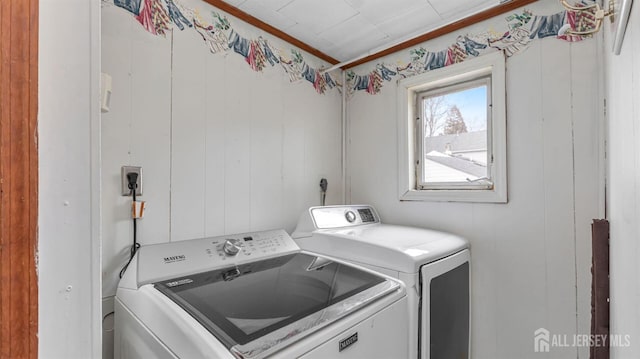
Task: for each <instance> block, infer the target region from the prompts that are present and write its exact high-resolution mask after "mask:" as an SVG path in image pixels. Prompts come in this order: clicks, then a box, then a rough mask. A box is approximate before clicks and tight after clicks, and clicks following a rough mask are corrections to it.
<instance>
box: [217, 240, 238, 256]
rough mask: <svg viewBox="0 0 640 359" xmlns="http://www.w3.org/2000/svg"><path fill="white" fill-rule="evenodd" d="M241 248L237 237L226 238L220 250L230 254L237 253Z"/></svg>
mask: <svg viewBox="0 0 640 359" xmlns="http://www.w3.org/2000/svg"><path fill="white" fill-rule="evenodd" d="M241 248H242V247H241V246H240V241H239V240H237V239H227V240H226V241H225V242H224V245H223V246H222V250H223V251H224V252H225V253H226V254H228V255H230V256H235V255H237V254H238V252H240V249H241Z"/></svg>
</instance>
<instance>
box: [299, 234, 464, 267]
mask: <svg viewBox="0 0 640 359" xmlns="http://www.w3.org/2000/svg"><path fill="white" fill-rule="evenodd" d="M295 240H296V242H297V243H298V245H299V246H300V248H302V249H305V250H309V251H313V252H316V253H321V254H325V255H329V256H333V257H336V258H340V259H344V260H348V261H355V262H358V263H363V264H368V265H374V266H377V267H382V268H387V269H390V270H394V271H399V272H405V273H416V272H418V271H419V269H420V266H422V265H424V264H427V263H430V262H433V261H436V260H439V259H441V258H444V257H446V256H449V255H451V254H454V253H456V252H459V251H461V250H463V249H465V248H468V246H469V245H468V242H467V241H466V240H465V239H463V238H461V237H458V236H456V235H453V234H450V233H445V232H439V231H435V230H430V229H423V228H415V227H406V226H396V225H390V224H381V223H377V224H368V225H359V226H354V227H346V228H335V229H318V230H315V231H313V232H312V233H311V236H309V237H300V238H297V239H295Z"/></svg>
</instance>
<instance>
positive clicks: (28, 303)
mask: <svg viewBox="0 0 640 359" xmlns="http://www.w3.org/2000/svg"><path fill="white" fill-rule="evenodd" d="M37 76H38V1H37V0H12V1H2V2H0V358H37V356H38V353H37V350H38V340H37V330H38V303H37V299H38V288H37V277H36V271H35V254H36V245H37V241H36V228H37V213H38V212H37V210H38V196H37V193H38V192H37V188H38V187H37V186H38V157H37V131H36V124H37V106H38V99H37V93H38V92H37V91H38V85H37V84H38V81H37Z"/></svg>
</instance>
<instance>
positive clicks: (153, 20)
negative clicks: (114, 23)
mask: <svg viewBox="0 0 640 359" xmlns="http://www.w3.org/2000/svg"><path fill="white" fill-rule="evenodd" d="M102 1H103V3H108V4H113V5H115V6H118V7H120V8H122V9H124V10H127V11H128V12H129V13H131V14H132V15H133V17H134V18H135V19H136V20H137V21H138V22H139V23H140V24H141V25H142V26H143V27H144V28H145V30H147V31H148V32H149V33H151V34H153V35H157V36H166V34H167V32H169V31H173V30H174V29H175V28H178V29H179V30H180V31H183V30H186V29H190V30H195V31H196V32H197V33H198V34H199V35H200V36H201V37H202V40H203V41H204V42H205V44H206V45H207V47H208V48H209V50H210V51H211V53H213V54H217V53H223V52H229V51H233V52H234V53H236V54H238V55H240V56H242V57H244V59H245V61H246V62H247V64H248V65H249V66H250V67H251V69H252V70H254V71H260V72H261V71H263V70H264V69H265V68H266V67H267V66H271V67H273V66H276V65H280V68H282V69H283V71H285V72H286V73H287V74H288V75H289V80H290V81H291V82H297V81H300V80H306V81H307V82H309V83H310V84H311V85H312V86H313V88H314V89H315V90H316V91H317V92H318V93H319V94H324V93H325V92H326V91H327V90H330V89H333V88H337V89H338V91H342V87H343V86H342V84H341V83H340V82H339V81H338V79H337V78H336V77H334V76H332V75H331V74H330V73H329V72H324V71H323V69H324V68H323V67H320V68H316V67H313V66H311V65H310V64H309V63H308V62H307V61H306V60H305V59H304V57H303V56H302V53H301V52H300V51H299V50H297V49H291V50H289V52H288V53H287V52H286V51H284V50H283V49H280V48H277V47H275V46H274V45H273V44H272V43H270V42H269V41H268V40H267V39H265V38H263V37H262V36H259V37H258V38H256V39H249V38H246V37H244V36H242V34H240V33H239V32H238V31H236V29H234V28H233V27H232V26H231V24H230V22H229V20H228V19H227V17H226V16H223V15H221V14H219V13H217V12H215V11H210V12H207V13H205V14H202V12H201V11H200V10H199V9H195V8H190V7H187V6H185V5H183V4H182V3H181V2H180V1H179V0H102ZM586 4H589V2H586V1H580V2H578V3H576V6H578V7H579V6H584V5H586ZM505 21H506V25H507V26H506V27H507V29H506V31H504V32H497V31H495V30H488V31H485V32H482V33H478V34H469V33H467V34H464V35H459V36H458V37H457V38H456V41H455V42H454V43H452V44H451V45H450V46H448V47H447V48H445V49H440V50H437V51H431V50H427V49H426V48H424V47H418V48H414V49H411V50H409V51H408V61H404V62H403V61H398V62H397V63H395V64H389V63H384V62H379V63H377V64H375V65H374V68H373V70H371V71H370V72H368V73H366V74H357V73H356V72H355V71H353V70H348V71H347V73H346V83H345V84H344V87H345V89H346V91H347V94H348V96H351V95H353V94H354V93H356V92H358V91H365V92H366V93H368V94H372V95H375V94H377V93H379V92H380V90H381V89H382V87H383V86H384V83H385V82H389V81H391V80H393V79H394V78H397V77H400V78H406V77H409V76H414V75H417V74H420V73H424V72H426V71H431V70H435V69H438V68H441V67H445V66H449V65H453V64H456V63H459V62H463V61H465V60H468V59H469V58H473V57H477V56H481V55H483V54H485V53H489V52H494V51H503V52H504V53H505V55H506V56H507V57H510V56H513V55H515V54H517V53H520V52H522V51H524V50H525V49H526V48H527V47H528V46H529V44H530V42H531V41H532V40H534V39H543V38H547V37H555V38H556V39H558V40H563V41H569V42H574V41H581V40H584V39H585V38H587V36H575V35H567V34H566V32H565V30H566V29H567V28H572V29H577V30H581V31H582V30H587V29H591V28H594V27H595V10H594V9H592V10H588V11H582V12H578V11H569V10H564V11H561V12H558V13H555V14H552V15H535V14H533V13H532V12H531V11H529V10H527V9H524V10H522V12H519V13H513V14H511V15H509V16H507V17H505Z"/></svg>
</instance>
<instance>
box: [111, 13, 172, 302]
mask: <svg viewBox="0 0 640 359" xmlns="http://www.w3.org/2000/svg"><path fill="white" fill-rule="evenodd" d="M102 19H103V23H102V48H103V52H102V55H103V56H102V72H106V73H108V74H110V75H111V76H112V79H113V91H112V97H111V107H110V111H109V112H107V113H103V114H102V152H101V155H102V221H103V226H102V235H103V237H102V253H103V256H102V259H103V281H104V285H103V288H104V290H105V291H106V292H107V293H111V295H113V294H114V293H115V288H116V286H117V283H118V279H119V278H118V273H119V271H120V269H121V268H122V266H123V265H124V264H125V263H126V261H127V259H128V258H129V246H131V243H132V240H133V237H132V235H133V225H132V220H131V216H130V213H131V212H130V208H131V207H130V206H131V197H123V196H121V184H120V172H121V167H122V166H124V165H133V166H142V188H143V194H142V196H141V197H139V198H138V199H139V200H141V201H146V202H147V203H146V205H147V210H146V212H145V217H144V219H142V220H139V221H138V241H139V242H140V243H144V244H153V243H160V242H166V241H168V240H169V180H170V176H169V174H170V172H169V168H170V162H169V149H170V130H171V128H170V120H171V92H170V90H171V87H170V84H171V73H170V72H168V71H167V68H169V67H170V66H171V43H170V42H169V41H167V40H166V39H164V38H162V37H156V36H153V35H151V34H149V33H147V32H146V31H144V29H142V27H141V26H140V25H139V24H138V23H137V22H134V21H131V20H132V19H131V17H130V15H128V14H127V13H126V12H125V11H122V10H121V9H119V8H117V7H114V6H103V7H102Z"/></svg>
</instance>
